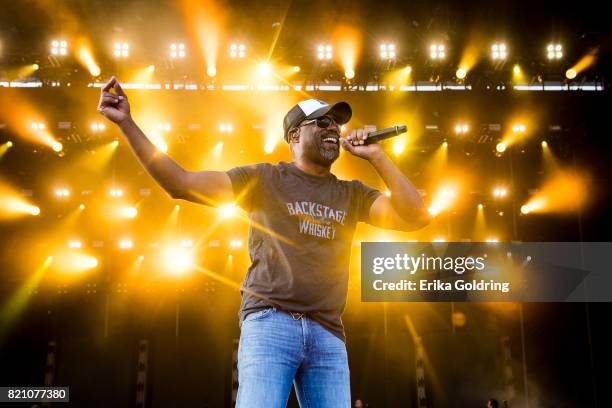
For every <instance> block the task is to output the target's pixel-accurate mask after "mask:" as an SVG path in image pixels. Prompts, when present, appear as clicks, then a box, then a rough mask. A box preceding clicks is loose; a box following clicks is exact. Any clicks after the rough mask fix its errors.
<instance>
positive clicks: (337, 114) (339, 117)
mask: <svg viewBox="0 0 612 408" xmlns="http://www.w3.org/2000/svg"><path fill="white" fill-rule="evenodd" d="M325 115H329V116H331V117H332V118H333V119H334V120H335V121H336V123H337V124H339V125H344V124H345V123H347V122H348V121H349V120H351V116H353V110H352V109H351V106H350V105H349V104H348V103H346V102H336V103H334V104H333V105H327V106H323V107H322V108H319V109H317V110H316V111H314V112H312V113H311V114H310V115H308V116H306V118H305V119H304V120H307V119H316V118H320V117H321V116H325Z"/></svg>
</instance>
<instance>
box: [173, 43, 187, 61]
mask: <svg viewBox="0 0 612 408" xmlns="http://www.w3.org/2000/svg"><path fill="white" fill-rule="evenodd" d="M170 58H172V59H177V58H185V44H183V43H178V44H174V43H172V44H170Z"/></svg>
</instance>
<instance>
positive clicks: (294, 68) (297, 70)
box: [291, 65, 302, 74]
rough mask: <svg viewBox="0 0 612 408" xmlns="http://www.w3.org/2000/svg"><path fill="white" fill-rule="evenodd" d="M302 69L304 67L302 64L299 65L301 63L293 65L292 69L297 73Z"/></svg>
mask: <svg viewBox="0 0 612 408" xmlns="http://www.w3.org/2000/svg"><path fill="white" fill-rule="evenodd" d="M301 69H302V68H300V66H299V65H295V66H293V67H292V68H291V70H292V71H293V72H294V73H296V74H297V73H298V72H300V70H301Z"/></svg>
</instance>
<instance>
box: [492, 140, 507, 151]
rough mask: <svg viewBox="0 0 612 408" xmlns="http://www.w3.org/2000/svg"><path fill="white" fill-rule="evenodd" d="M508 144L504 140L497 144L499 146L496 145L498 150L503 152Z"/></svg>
mask: <svg viewBox="0 0 612 408" xmlns="http://www.w3.org/2000/svg"><path fill="white" fill-rule="evenodd" d="M506 147H507V146H506V144H505V143H504V142H499V143H498V144H497V146H495V150H497V151H498V152H499V153H503V152H505V151H506Z"/></svg>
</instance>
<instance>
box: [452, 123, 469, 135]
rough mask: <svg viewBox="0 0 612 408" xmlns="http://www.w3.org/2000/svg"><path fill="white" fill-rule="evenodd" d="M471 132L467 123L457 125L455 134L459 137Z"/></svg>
mask: <svg viewBox="0 0 612 408" xmlns="http://www.w3.org/2000/svg"><path fill="white" fill-rule="evenodd" d="M469 130H470V127H469V125H468V124H467V123H458V124H456V125H455V133H456V134H458V135H464V134H466V133H467V132H468V131H469Z"/></svg>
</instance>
